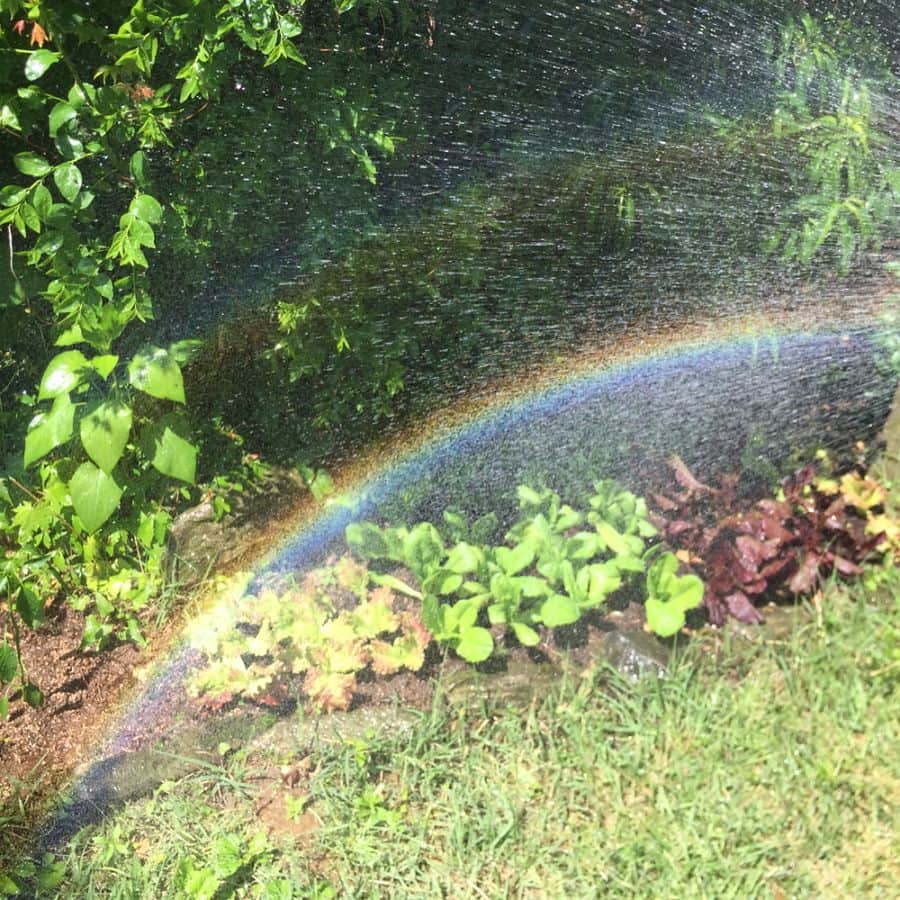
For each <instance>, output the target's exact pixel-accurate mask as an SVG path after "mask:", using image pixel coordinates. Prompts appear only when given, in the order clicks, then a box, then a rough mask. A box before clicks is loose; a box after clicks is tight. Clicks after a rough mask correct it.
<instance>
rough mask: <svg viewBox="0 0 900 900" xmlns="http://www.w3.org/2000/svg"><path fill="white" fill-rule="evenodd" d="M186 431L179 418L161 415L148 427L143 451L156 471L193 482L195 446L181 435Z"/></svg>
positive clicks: (195, 470) (195, 465)
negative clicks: (161, 416) (146, 440)
mask: <svg viewBox="0 0 900 900" xmlns="http://www.w3.org/2000/svg"><path fill="white" fill-rule="evenodd" d="M179 432H181V434H179ZM186 432H187V428H186V426H185V424H184V423H183V421H182V420H181V419H179V418H178V417H176V416H163V418H162V419H160V420H159V422H157V423H156V424H155V425H154V426H153V427H152V428H150V429H149V433H148V438H149V440H148V442H147V444H148V446H147V447H145V452H146V454H147V456H148V457H149V458H150V463H151V465H152V466H153V468H154V469H156V471H157V472H159V473H160V474H162V475H168V476H169V477H170V478H177V479H178V480H179V481H185V482H187V483H188V484H193V483H194V479H195V476H196V473H197V447H196V445H195V444H192V443H191V442H190V441H189V440H187V438H185V437H184V436H183V435H184V434H185V433H186Z"/></svg>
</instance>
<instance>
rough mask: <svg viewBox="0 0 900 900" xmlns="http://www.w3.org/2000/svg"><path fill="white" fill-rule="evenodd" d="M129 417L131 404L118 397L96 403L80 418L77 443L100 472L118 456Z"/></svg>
mask: <svg viewBox="0 0 900 900" xmlns="http://www.w3.org/2000/svg"><path fill="white" fill-rule="evenodd" d="M131 421H132V414H131V407H129V406H126V404H124V403H121V402H120V401H118V400H105V401H104V402H102V403H99V404H96V405H95V406H94V407H93V409H92V410H91V412H89V413H88V414H87V415H86V416H85V417H84V418H83V419H82V420H81V425H80V428H79V430H80V432H81V443H82V444H83V445H84V449H85V451H86V452H87V455H88V456H89V457H90V458H91V459H92V460H93V461H94V462H95V463H96V464H97V465H98V466H99V467H100V468H101V469H103V471H104V472H107V473H109V472H112V470H113V469H114V468H115V466H116V463H117V462H118V461H119V460H120V459H121V458H122V454H123V453H124V452H125V445H126V444H127V443H128V435H129V434H130V432H131Z"/></svg>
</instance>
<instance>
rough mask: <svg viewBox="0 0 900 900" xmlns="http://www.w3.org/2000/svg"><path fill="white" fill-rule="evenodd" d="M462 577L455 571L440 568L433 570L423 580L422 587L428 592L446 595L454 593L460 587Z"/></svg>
mask: <svg viewBox="0 0 900 900" xmlns="http://www.w3.org/2000/svg"><path fill="white" fill-rule="evenodd" d="M462 583H463V577H462V575H458V574H456V573H455V572H449V571H447V569H444V568H440V569H436V570H435V571H433V572H432V573H431V574H430V575H429V576H428V577H427V578H426V579H425V581H424V583H423V584H422V587H423V589H424V590H425V591H427V592H428V593H434V594H438V595H439V596H441V597H446V596H448V595H449V594H454V593H456V591H458V590H459V589H460V587H462Z"/></svg>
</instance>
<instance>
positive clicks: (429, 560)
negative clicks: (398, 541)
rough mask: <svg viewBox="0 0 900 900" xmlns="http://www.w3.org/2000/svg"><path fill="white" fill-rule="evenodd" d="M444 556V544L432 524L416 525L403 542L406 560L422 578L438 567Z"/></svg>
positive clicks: (422, 523)
mask: <svg viewBox="0 0 900 900" xmlns="http://www.w3.org/2000/svg"><path fill="white" fill-rule="evenodd" d="M443 556H444V543H443V541H442V540H441V536H440V534H438V531H437V529H436V528H435V527H434V525H432V524H431V523H430V522H421V523H419V524H418V525H416V526H415V527H414V528H412V529H411V530H410V532H409V534H408V535H407V536H406V539H405V540H404V542H403V557H404V560H405V562H406V564H407V565H408V566H409V567H410V568H411V569H412V570H413V572H415V573H416V575H418V576H419V577H420V578H424V577H425V576H426V575H427V574H428V573H429V572H430V571H431V570H432V569H433V568H434V567H436V566H438V565H439V564H440V562H441V559H442V558H443Z"/></svg>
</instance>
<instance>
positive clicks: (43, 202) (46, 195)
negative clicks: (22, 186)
mask: <svg viewBox="0 0 900 900" xmlns="http://www.w3.org/2000/svg"><path fill="white" fill-rule="evenodd" d="M31 205H32V206H33V207H34V211H35V212H36V213H37V214H38V218H40V220H41V221H42V222H46V221H47V218H48V217H49V215H50V210H51V208H52V207H53V196H52V195H51V193H50V191H48V190H47V188H45V187H44V185H43V183H40V184H37V185H35V188H34V192H33V193H32V195H31ZM60 243H62V242H61V241H60Z"/></svg>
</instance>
